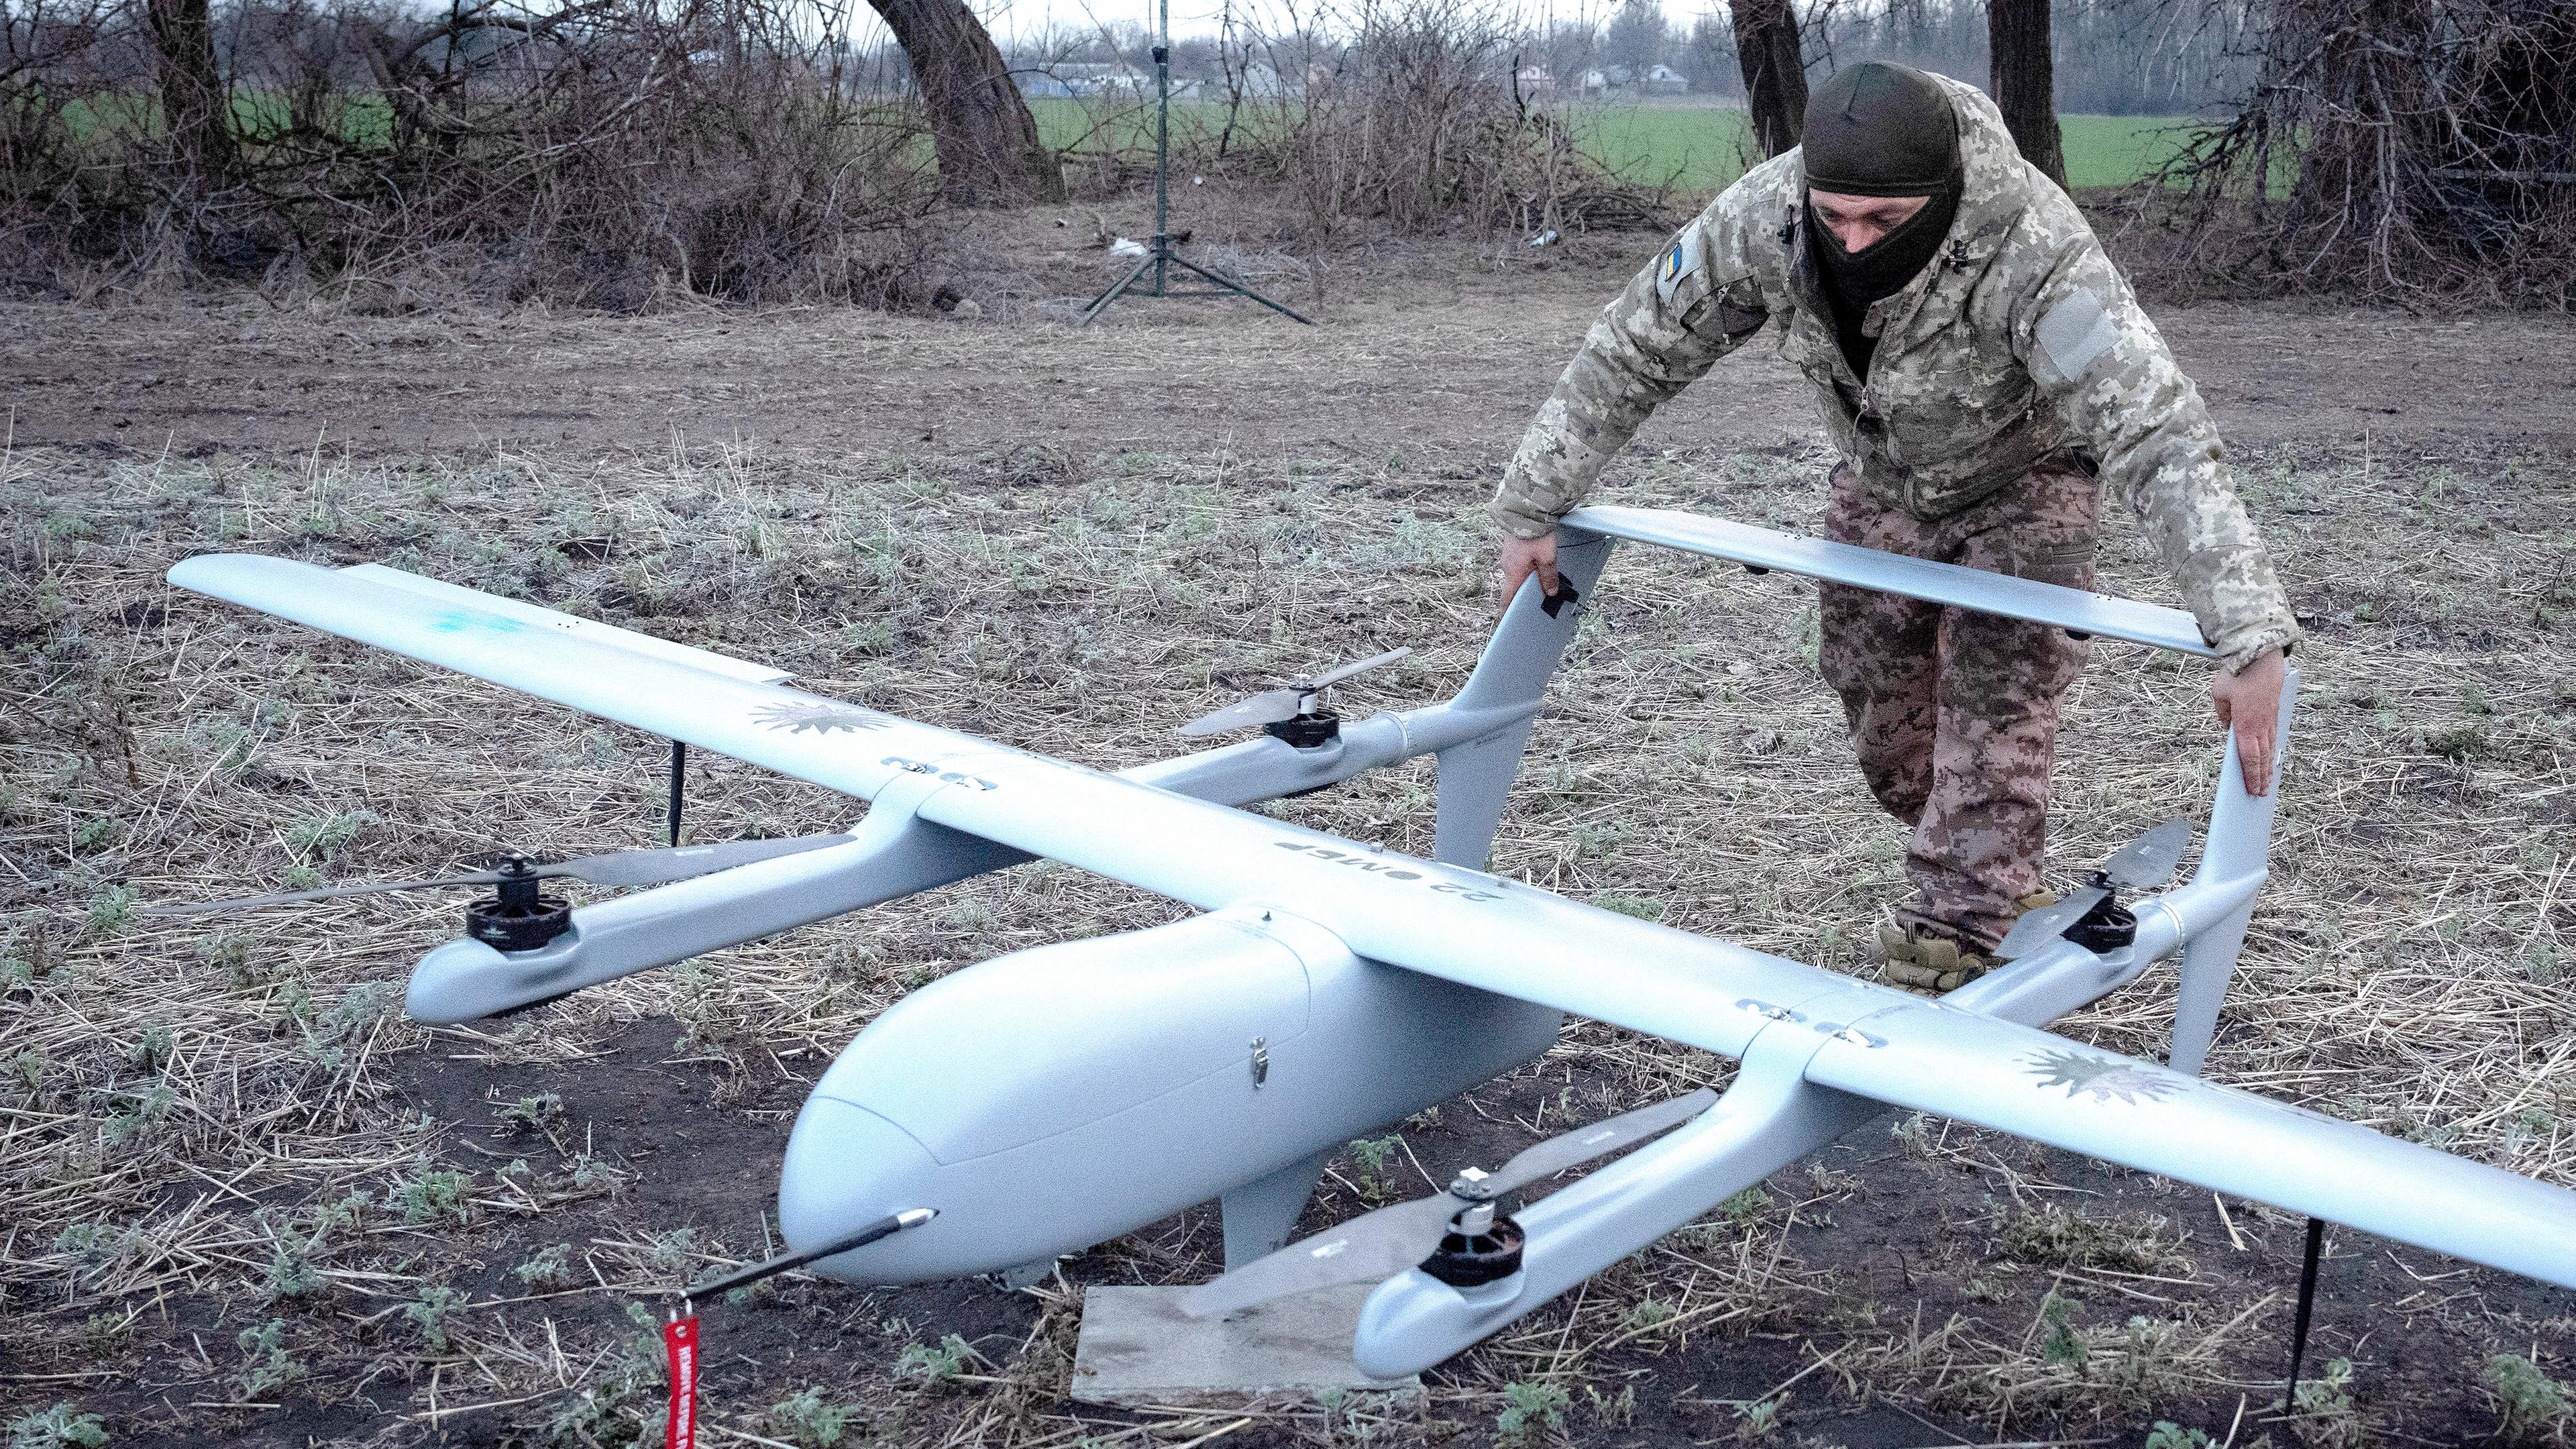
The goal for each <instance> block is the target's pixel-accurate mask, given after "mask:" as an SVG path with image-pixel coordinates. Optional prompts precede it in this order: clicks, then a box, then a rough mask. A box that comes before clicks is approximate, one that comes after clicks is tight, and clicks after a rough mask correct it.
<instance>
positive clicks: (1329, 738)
mask: <svg viewBox="0 0 2576 1449" xmlns="http://www.w3.org/2000/svg"><path fill="white" fill-rule="evenodd" d="M1261 731H1262V733H1264V734H1266V735H1269V736H1271V737H1273V738H1275V739H1282V740H1286V741H1287V742H1288V743H1289V744H1291V745H1294V746H1296V747H1297V748H1298V749H1301V750H1313V749H1320V748H1322V747H1323V746H1325V745H1329V744H1331V743H1332V742H1333V741H1335V740H1337V739H1340V738H1341V737H1342V717H1341V716H1340V715H1337V714H1335V713H1333V712H1332V711H1331V710H1329V709H1310V710H1307V711H1306V712H1305V713H1302V714H1299V715H1295V716H1293V717H1291V718H1288V719H1283V720H1278V721H1276V722H1274V723H1271V724H1266V725H1263V726H1262V727H1261Z"/></svg>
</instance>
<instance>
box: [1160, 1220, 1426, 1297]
mask: <svg viewBox="0 0 2576 1449" xmlns="http://www.w3.org/2000/svg"><path fill="white" fill-rule="evenodd" d="M1465 1206H1466V1204H1465V1203H1463V1202H1460V1201H1459V1200H1458V1199H1457V1198H1455V1197H1452V1196H1450V1195H1449V1194H1448V1193H1445V1192H1441V1193H1434V1194H1432V1195H1431V1196H1429V1197H1417V1198H1415V1199H1413V1200H1412V1201H1410V1202H1400V1203H1396V1204H1394V1205H1392V1206H1389V1207H1382V1208H1379V1209H1378V1210H1377V1211H1375V1212H1373V1213H1362V1214H1361V1215H1360V1216H1358V1217H1355V1218H1353V1219H1351V1220H1350V1221H1349V1222H1346V1223H1343V1224H1341V1225H1340V1226H1339V1227H1335V1228H1330V1229H1327V1230H1325V1231H1324V1232H1320V1233H1317V1234H1316V1235H1315V1236H1313V1237H1311V1238H1308V1239H1306V1240H1305V1241H1304V1242H1302V1243H1291V1244H1289V1245H1288V1246H1287V1247H1284V1248H1281V1249H1280V1250H1279V1251H1278V1252H1275V1253H1272V1254H1270V1255H1269V1256H1267V1257H1263V1258H1255V1259H1253V1260H1252V1261H1251V1262H1249V1263H1246V1264H1244V1265H1243V1266H1242V1267H1240V1268H1237V1269H1235V1270H1234V1271H1233V1272H1231V1273H1227V1274H1225V1275H1223V1276H1222V1277H1219V1278H1216V1279H1213V1280H1211V1281H1209V1282H1206V1283H1201V1284H1200V1285H1199V1286H1197V1287H1196V1288H1193V1289H1191V1290H1190V1291H1188V1292H1187V1293H1184V1294H1182V1295H1181V1311H1182V1312H1183V1313H1186V1314H1188V1315H1189V1316H1190V1317H1192V1318H1211V1317H1214V1316H1215V1315H1217V1314H1220V1313H1232V1312H1234V1311H1235V1310H1236V1309H1238V1308H1250V1307H1252V1306H1253V1305H1255V1304H1259V1303H1267V1302H1269V1301H1270V1300H1271V1299H1273V1298H1285V1297H1287V1296H1288V1295H1290V1294H1292V1293H1306V1292H1311V1291H1312V1290H1314V1289H1317V1288H1330V1287H1333V1286H1334V1285H1336V1284H1340V1283H1376V1282H1382V1281H1384V1280H1386V1279H1388V1278H1392V1277H1394V1276H1395V1275H1396V1274H1398V1273H1401V1272H1403V1271H1404V1270H1405V1269H1407V1268H1410V1267H1412V1266H1413V1265H1414V1264H1416V1263H1419V1262H1421V1261H1422V1260H1423V1259H1425V1258H1428V1257H1430V1256H1431V1250H1432V1249H1434V1248H1437V1247H1439V1246H1440V1238H1441V1235H1442V1234H1444V1233H1446V1232H1448V1231H1449V1220H1450V1219H1451V1218H1453V1217H1456V1216H1457V1215H1458V1211H1459V1209H1461V1208H1463V1207H1465Z"/></svg>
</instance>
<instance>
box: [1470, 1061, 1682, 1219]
mask: <svg viewBox="0 0 2576 1449" xmlns="http://www.w3.org/2000/svg"><path fill="white" fill-rule="evenodd" d="M1716 1105H1717V1093H1715V1092H1713V1091H1710V1090H1709V1089H1708V1088H1706V1087H1702V1088H1700V1089H1699V1090H1698V1091H1696V1092H1690V1093H1686V1094H1684V1095H1682V1096H1679V1097H1675V1098H1673V1099H1672V1100H1671V1101H1669V1102H1657V1103H1655V1104H1654V1105H1653V1106H1650V1107H1640V1108H1638V1109H1637V1110H1636V1111H1634V1112H1622V1113H1620V1114H1619V1115H1618V1116H1616V1117H1613V1118H1610V1119H1609V1120H1608V1121H1605V1122H1595V1123H1593V1124H1592V1125H1591V1126H1589V1127H1579V1128H1577V1129H1575V1130H1574V1131H1572V1132H1567V1133H1563V1134H1560V1135H1558V1136H1555V1137H1551V1138H1549V1139H1547V1140H1546V1141H1545V1142H1541V1143H1539V1144H1538V1145H1537V1146H1535V1147H1525V1148H1523V1149H1521V1150H1520V1151H1519V1152H1518V1153H1516V1154H1514V1155H1513V1157H1512V1160H1511V1161H1509V1162H1506V1163H1504V1164H1503V1166H1502V1170H1501V1171H1499V1172H1496V1173H1495V1174H1494V1175H1493V1176H1491V1177H1489V1178H1486V1179H1485V1183H1484V1186H1485V1188H1486V1190H1487V1191H1489V1192H1491V1193H1492V1194H1493V1195H1494V1196H1496V1197H1500V1196H1502V1195H1503V1194H1504V1193H1507V1192H1510V1191H1511V1190H1512V1189H1514V1188H1517V1187H1522V1186H1525V1185H1526V1184H1529V1183H1533V1182H1536V1181H1538V1180H1539V1179H1541V1178H1545V1177H1554V1176H1555V1175H1557V1174H1558V1173H1560V1172H1563V1171H1565V1170H1566V1169H1567V1168H1569V1167H1573V1166H1575V1165H1576V1164H1578V1163H1584V1162H1590V1161H1591V1160H1592V1159H1593V1158H1596V1157H1599V1156H1601V1155H1602V1154H1603V1153H1606V1152H1616V1151H1618V1150H1619V1149H1620V1148H1622V1147H1626V1146H1628V1145H1629V1144H1631V1143H1635V1142H1643V1141H1645V1140H1646V1139H1647V1138H1649V1137H1652V1136H1654V1135H1655V1134H1656V1133H1658V1132H1661V1131H1663V1130H1664V1129H1666V1128H1668V1127H1679V1126H1680V1125H1682V1124H1683V1123H1684V1122H1687V1121H1689V1120H1690V1119H1692V1118H1693V1117H1696V1116H1698V1115H1699V1114H1700V1113H1702V1112H1705V1111H1707V1110H1708V1109H1709V1108H1711V1107H1714V1106H1716Z"/></svg>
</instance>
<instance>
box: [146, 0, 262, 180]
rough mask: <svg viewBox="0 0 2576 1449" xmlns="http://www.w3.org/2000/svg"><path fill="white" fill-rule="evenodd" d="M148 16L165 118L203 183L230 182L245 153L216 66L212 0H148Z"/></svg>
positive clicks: (173, 138) (171, 136) (184, 154)
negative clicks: (236, 136) (240, 149)
mask: <svg viewBox="0 0 2576 1449" xmlns="http://www.w3.org/2000/svg"><path fill="white" fill-rule="evenodd" d="M144 19H145V22H146V24H148V25H149V26H150V28H151V31H152V48H153V51H154V52H155V57H154V58H155V62H156V67H155V68H156V69H157V71H158V72H159V80H160V87H161V123H162V124H163V125H164V126H166V127H168V128H169V134H170V139H171V140H172V141H174V142H176V143H177V144H178V147H179V152H180V154H181V155H182V156H184V157H186V158H187V161H188V164H189V168H190V169H191V170H192V171H193V172H195V173H196V174H195V181H196V184H197V185H198V187H199V188H201V189H205V190H213V189H215V188H218V187H221V186H223V185H225V184H226V183H228V182H229V181H230V180H231V179H232V176H233V170H234V163H235V162H236V161H237V160H238V159H239V154H238V152H237V150H236V149H235V147H234V145H233V129H232V117H231V116H230V115H229V114H227V112H229V111H230V109H231V98H230V97H229V96H227V95H226V94H225V92H224V80H223V74H222V72H221V71H219V70H218V69H217V68H216V66H215V27H214V20H213V17H212V15H211V14H210V13H209V10H208V6H207V0H148V3H147V4H146V5H145V7H144Z"/></svg>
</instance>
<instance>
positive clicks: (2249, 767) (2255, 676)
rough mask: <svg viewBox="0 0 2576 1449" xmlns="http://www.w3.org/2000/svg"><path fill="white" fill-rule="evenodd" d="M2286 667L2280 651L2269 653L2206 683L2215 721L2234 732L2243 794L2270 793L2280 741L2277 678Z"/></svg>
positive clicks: (2278, 682)
mask: <svg viewBox="0 0 2576 1449" xmlns="http://www.w3.org/2000/svg"><path fill="white" fill-rule="evenodd" d="M2285 668H2287V666H2286V665H2284V664H2283V663H2282V662H2281V651H2280V650H2278V649H2274V650H2270V651H2268V652H2266V653H2264V654H2262V655H2260V656H2258V657H2257V658H2256V659H2255V660H2254V662H2253V663H2251V664H2248V665H2246V666H2245V667H2244V668H2243V669H2241V670H2238V671H2237V672H2236V673H2234V674H2229V673H2227V672H2225V671H2224V670H2222V671H2220V673H2219V676H2218V678H2217V679H2215V680H2213V681H2211V682H2210V686H2209V699H2210V703H2211V704H2213V705H2215V706H2216V707H2217V710H2218V722H2219V723H2220V724H2222V725H2229V726H2232V727H2233V728H2234V729H2235V731H2236V763H2237V766H2238V768H2239V769H2240V770H2242V771H2243V773H2244V775H2245V793H2246V794H2248V795H2269V794H2271V793H2272V763H2273V760H2274V758H2275V757H2276V753H2277V751H2278V749H2279V747H2280V741H2281V676H2282V672H2283V670H2284V669H2285Z"/></svg>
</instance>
